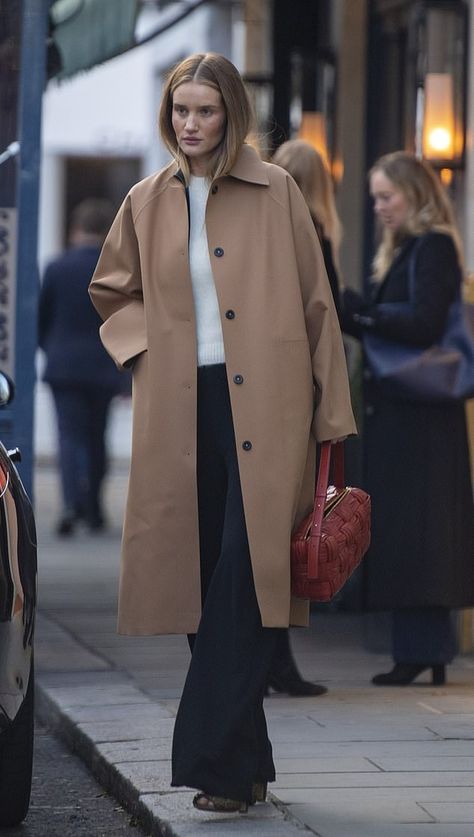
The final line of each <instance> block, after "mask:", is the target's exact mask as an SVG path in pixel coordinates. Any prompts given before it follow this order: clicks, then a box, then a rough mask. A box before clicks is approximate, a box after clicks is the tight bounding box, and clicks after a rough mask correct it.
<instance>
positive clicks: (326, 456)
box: [308, 442, 344, 578]
mask: <svg viewBox="0 0 474 837" xmlns="http://www.w3.org/2000/svg"><path fill="white" fill-rule="evenodd" d="M331 459H333V471H334V485H335V486H336V488H344V442H337V443H336V444H335V445H332V444H331V442H322V443H321V453H320V458H319V469H318V476H317V479H316V488H315V493H314V506H313V517H312V519H311V528H310V533H309V549H308V578H317V575H318V559H319V546H320V543H321V530H322V524H323V517H324V506H325V504H326V496H327V491H328V484H329V469H330V465H331Z"/></svg>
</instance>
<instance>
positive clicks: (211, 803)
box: [193, 793, 249, 814]
mask: <svg viewBox="0 0 474 837" xmlns="http://www.w3.org/2000/svg"><path fill="white" fill-rule="evenodd" d="M193 805H194V807H195V808H197V810H198V811H206V812H209V813H213V814H234V813H238V814H246V813H247V811H248V807H249V806H248V802H242V801H241V800H239V799H227V797H225V796H213V795H212V794H210V793H197V794H196V796H195V797H194V799H193Z"/></svg>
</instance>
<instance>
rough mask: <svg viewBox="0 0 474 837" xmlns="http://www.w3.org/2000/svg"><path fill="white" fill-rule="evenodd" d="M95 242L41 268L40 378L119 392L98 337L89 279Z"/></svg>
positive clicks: (97, 251)
mask: <svg viewBox="0 0 474 837" xmlns="http://www.w3.org/2000/svg"><path fill="white" fill-rule="evenodd" d="M99 254H100V247H94V246H93V247H91V246H87V247H82V246H81V247H72V248H70V249H69V250H66V252H65V253H63V254H62V255H61V256H59V257H58V258H57V259H54V261H52V262H51V263H50V264H49V265H48V267H47V268H46V271H45V274H44V279H43V284H42V287H41V291H40V300H39V325H38V328H39V345H40V346H41V348H42V349H43V350H44V352H45V353H46V369H45V373H44V380H45V381H47V382H48V383H49V384H52V385H57V386H58V385H64V384H67V385H68V386H71V385H72V386H74V385H81V386H82V385H89V386H97V387H101V388H106V389H109V390H110V389H111V390H113V391H115V392H119V391H121V390H123V389H124V387H123V383H122V378H121V375H120V373H119V372H118V370H117V368H116V366H115V364H114V362H113V361H112V360H111V358H110V357H109V355H108V354H107V352H106V351H105V349H104V347H103V346H102V342H101V340H100V337H99V327H100V325H101V319H100V317H99V315H98V314H97V312H96V310H95V309H94V306H93V305H92V303H91V301H90V297H89V294H88V287H89V282H90V280H91V277H92V274H93V272H94V270H95V266H96V264H97V260H98V258H99Z"/></svg>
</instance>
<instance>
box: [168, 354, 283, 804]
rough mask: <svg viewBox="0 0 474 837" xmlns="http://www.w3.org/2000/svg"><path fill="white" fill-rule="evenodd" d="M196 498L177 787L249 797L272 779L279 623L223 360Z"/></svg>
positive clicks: (212, 390)
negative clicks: (193, 598)
mask: <svg viewBox="0 0 474 837" xmlns="http://www.w3.org/2000/svg"><path fill="white" fill-rule="evenodd" d="M197 479H198V502H199V538H200V555H201V584H202V599H203V610H202V617H201V621H200V624H199V628H198V632H197V634H196V635H195V637H190V644H191V646H192V657H191V663H190V667H189V672H188V676H187V679H186V683H185V686H184V690H183V695H182V698H181V702H180V705H179V709H178V714H177V717H176V724H175V729H174V737H173V754H172V768H173V775H172V785H173V786H175V787H177V786H181V785H186V786H187V787H193V788H197V789H199V790H201V791H204V792H206V793H209V794H214V795H217V796H225V797H229V798H231V799H240V800H242V801H248V802H250V801H251V797H252V783H253V782H256V781H273V780H274V779H275V768H274V764H273V758H272V748H271V744H270V741H269V739H268V734H267V727H266V722H265V715H264V711H263V696H264V692H265V686H266V682H267V676H268V672H269V670H270V666H271V661H272V658H273V654H274V649H275V643H276V637H277V629H275V628H263V627H262V623H261V618H260V611H259V608H258V604H257V599H256V595H255V587H254V581H253V575H252V567H251V563H250V553H249V545H248V540H247V531H246V525H245V517H244V509H243V504H242V493H241V487H240V478H239V469H238V463H237V455H236V447H235V439H234V428H233V424H232V413H231V408H230V401H229V393H228V388H227V378H226V371H225V366H224V365H221V364H219V365H216V366H211V367H200V368H199V370H198V463H197Z"/></svg>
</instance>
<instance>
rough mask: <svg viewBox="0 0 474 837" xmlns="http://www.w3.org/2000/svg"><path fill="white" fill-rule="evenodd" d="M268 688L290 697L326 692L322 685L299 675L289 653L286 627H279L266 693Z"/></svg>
mask: <svg viewBox="0 0 474 837" xmlns="http://www.w3.org/2000/svg"><path fill="white" fill-rule="evenodd" d="M269 689H273V690H274V691H275V692H283V693H285V694H287V695H291V697H311V696H312V697H315V696H316V695H324V694H325V693H326V692H327V689H326V688H325V687H324V686H319V685H318V684H317V683H310V682H309V680H303V678H302V677H301V674H300V673H299V671H298V668H297V666H296V663H295V660H294V657H293V654H292V653H291V647H290V636H289V632H288V630H287V629H286V628H281V630H280V631H279V634H278V640H277V644H276V649H275V656H274V658H273V661H272V666H271V669H270V673H269V675H268V680H267V690H266V693H267V694H268V693H269Z"/></svg>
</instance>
